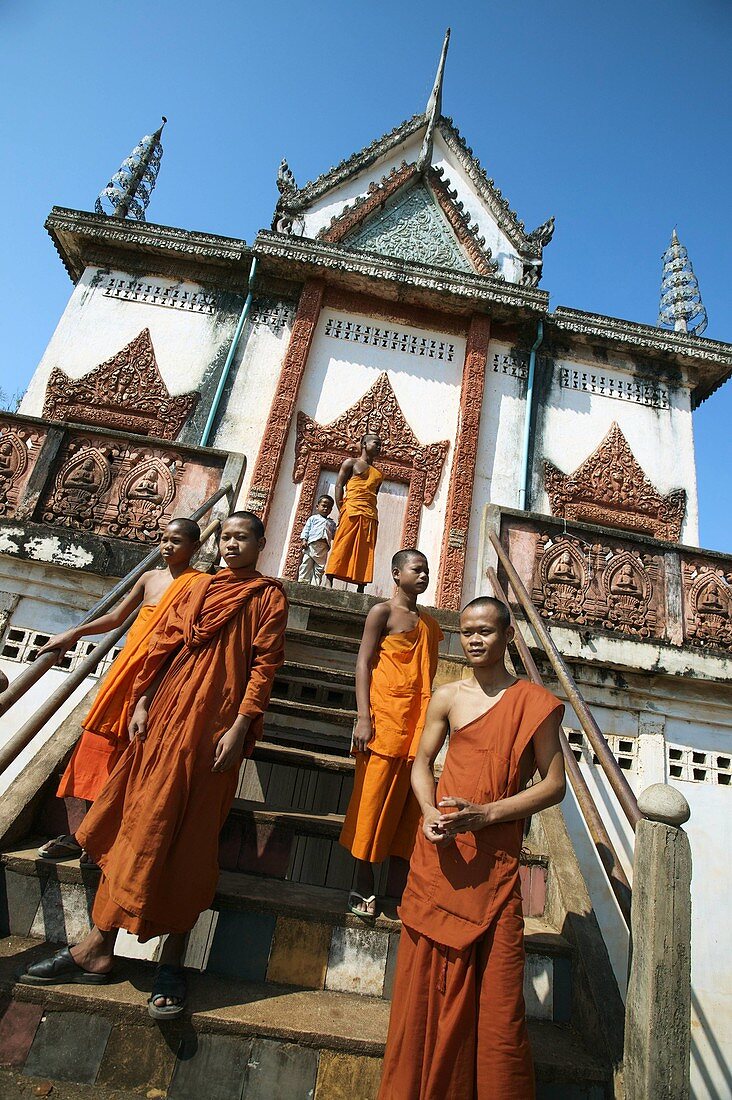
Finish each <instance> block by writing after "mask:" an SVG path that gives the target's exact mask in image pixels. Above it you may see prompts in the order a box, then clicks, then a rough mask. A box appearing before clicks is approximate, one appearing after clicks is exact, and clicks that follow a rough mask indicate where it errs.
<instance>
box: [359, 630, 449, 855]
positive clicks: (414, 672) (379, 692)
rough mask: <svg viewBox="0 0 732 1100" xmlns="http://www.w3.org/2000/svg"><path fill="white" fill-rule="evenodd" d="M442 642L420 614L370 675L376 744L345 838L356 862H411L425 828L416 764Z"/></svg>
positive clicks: (362, 768) (366, 759)
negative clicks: (421, 824)
mask: <svg viewBox="0 0 732 1100" xmlns="http://www.w3.org/2000/svg"><path fill="white" fill-rule="evenodd" d="M442 637H443V634H442V631H441V630H440V627H439V626H438V624H437V622H436V621H435V620H434V619H433V618H432V616H431V615H427V614H426V613H425V612H423V611H421V612H420V615H419V622H418V623H417V625H416V626H415V628H414V630H409V631H407V632H406V633H403V634H387V636H386V637H385V638H383V639H382V641H381V644H380V647H379V651H378V653H377V656H376V661H375V663H374V666H373V670H372V672H371V694H370V701H371V721H372V724H373V729H374V738H373V740H372V741H370V742H369V746H368V751H367V752H365V753H363V752H359V753H357V754H356V777H355V781H354V785H353V794H352V795H351V800H350V802H349V803H348V810H347V811H346V820H345V822H344V825H343V830H342V832H341V836H340V842H341V844H342V845H343V846H344V848H348V850H349V851H350V852H351V854H352V855H353V856H355V858H356V859H363V860H367V861H368V862H369V863H381V862H382V861H383V860H385V859H386V857H387V856H399V857H401V858H402V859H409V857H410V855H411V854H412V848H413V847H414V838H415V835H416V832H417V825H418V823H419V803H418V802H417V799H416V798H415V796H414V793H413V792H412V787H411V774H412V761H413V760H414V757H415V754H416V752H417V745H418V744H419V739H420V737H421V736H422V729H423V727H424V720H425V717H426V714H427V706H428V704H429V701H430V695H431V693H432V681H433V680H434V678H435V672H436V671H437V656H438V647H439V643H440V641H441V640H442Z"/></svg>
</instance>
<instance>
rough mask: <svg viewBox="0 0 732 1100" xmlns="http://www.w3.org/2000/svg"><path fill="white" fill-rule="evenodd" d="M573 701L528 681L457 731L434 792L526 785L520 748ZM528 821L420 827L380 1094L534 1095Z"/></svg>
mask: <svg viewBox="0 0 732 1100" xmlns="http://www.w3.org/2000/svg"><path fill="white" fill-rule="evenodd" d="M563 710H564V707H563V705H562V704H561V703H560V701H559V700H558V699H556V698H555V697H554V696H553V695H551V694H550V693H549V692H548V691H546V690H545V689H544V688H542V687H539V686H538V685H536V684H530V683H528V682H527V681H525V680H519V681H517V682H516V683H515V684H512V685H511V687H509V688H507V689H506V691H505V692H504V694H503V695H502V696H501V698H500V699H499V701H498V702H497V703H496V704H495V705H494V706H493V707H491V708H490V709H489V710H488V711H487V712H486V713H485V714H483V715H480V716H479V717H478V718H475V719H474V720H473V721H472V722H469V723H468V724H467V725H465V726H463V727H462V728H460V729H457V730H454V731H453V733H452V735H451V737H450V744H449V748H448V751H447V756H446V758H445V766H444V768H443V771H442V775H441V776H440V780H439V783H438V785H437V794H436V799H435V802H436V803H438V802H439V801H440V799H442V798H447V797H451V796H459V797H462V798H467V799H469V800H470V801H471V802H475V803H487V802H496V801H498V800H500V799H502V798H509V797H511V796H512V795H515V794H517V793H518V791H519V789H520V781H521V776H520V763H521V757H522V755H523V753H524V752H525V750H526V749H527V748H528V747H529V745H530V742H531V739H532V737H533V736H534V734H535V733H536V731H537V729H538V728H539V726H540V725H541V724H542V722H544V720H545V719H546V718H548V717H549V715H551V714H553V713H556V712H559V718H560V719H561V714H562V713H563ZM522 837H523V822H522V821H509V822H502V823H500V824H497V825H490V826H487V827H486V828H485V829H480V830H478V831H477V832H475V833H460V834H458V836H457V837H456V838H455V840H454V842H452V843H450V844H447V845H445V846H444V847H438V846H436V845H433V844H430V842H429V841H428V840H427V838H426V837H425V836H424V833H423V832H422V830H421V829H420V830H419V832H418V834H417V842H416V845H415V849H414V854H413V856H412V862H411V867H410V872H409V878H408V879H407V885H406V889H405V891H404V897H403V899H402V904H401V907H400V910H399V915H400V917H401V919H402V924H403V926H404V927H403V929H402V935H401V942H400V945H399V955H398V959H397V968H396V974H395V980H394V989H393V993H392V1012H391V1018H390V1022H389V1034H388V1037H387V1044H386V1053H385V1056H384V1069H383V1074H382V1079H381V1088H380V1091H379V1100H505V1098H506V1097H511V1100H533V1098H534V1074H533V1066H532V1061H531V1050H530V1047H529V1040H528V1032H527V1029H526V1020H525V1007H524V999H523V973H524V945H523V920H522V917H521V888H520V884H519V855H520V852H521V844H522Z"/></svg>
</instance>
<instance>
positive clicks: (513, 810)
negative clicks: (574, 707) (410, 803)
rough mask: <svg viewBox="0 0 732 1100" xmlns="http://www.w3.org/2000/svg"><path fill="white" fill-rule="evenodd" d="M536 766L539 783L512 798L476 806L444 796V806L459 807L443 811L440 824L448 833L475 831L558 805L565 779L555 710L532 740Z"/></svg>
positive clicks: (460, 799)
mask: <svg viewBox="0 0 732 1100" xmlns="http://www.w3.org/2000/svg"><path fill="white" fill-rule="evenodd" d="M532 745H533V750H534V756H535V759H536V767H537V770H538V772H539V775H540V776H541V779H540V780H539V782H538V783H534V784H533V786H531V787H527V788H526V790H525V791H519V793H518V794H515V795H512V796H511V797H510V798H501V799H499V800H498V801H497V802H489V803H486V804H485V805H477V804H475V803H471V802H468V801H467V800H466V799H464V798H460V797H459V796H458V795H455V796H454V797H449V798H443V799H442V801H441V802H440V808H441V809H447V808H449V807H451V806H456V807H457V813H448V814H444V815H443V816H442V817H441V819H440V824H441V826H442V828H443V830H444V832H445V835H446V836H454V835H455V834H456V833H464V832H471V833H472V832H475V831H476V830H478V829H484V828H485V827H486V826H488V825H498V824H501V823H502V822H504V821H519V820H522V819H523V818H526V817H530V815H531V814H535V813H538V812H539V810H545V809H546V808H547V807H548V806H556V805H557V803H558V802H561V801H562V799H563V798H564V792H565V789H566V780H565V775H564V759H563V757H562V749H561V746H560V744H559V714H558V712H555V713H554V714H550V715H549V717H548V718H545V719H544V721H543V722H542V724H541V725H540V726H539V728H538V729H537V731H536V733H535V734H534V737H533V741H532Z"/></svg>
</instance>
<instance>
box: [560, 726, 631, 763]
mask: <svg viewBox="0 0 732 1100" xmlns="http://www.w3.org/2000/svg"><path fill="white" fill-rule="evenodd" d="M566 732H567V740H568V741H569V747H570V748H571V750H572V752H573V754H574V758H575V760H577V761H578V762H580V763H581V761H582V760H584V761H585V763H586V764H593V765H595V766H597V765H599V760H598V759H597V757H596V756H595V753H594V752H593V750H592V747H591V745H590V743H589V741H588V740H587V738H586V737H585V735H584V733H583V732H582V730H567V731H566ZM605 740H606V741H607V743H608V745H609V747H610V752H611V753H612V754H613V756H614V757H615V759H616V760H617V762H618V764H619V765H620V767H621V768H622V769H623V771H626V772H629V771H632V769H633V767H634V765H635V758H636V755H637V749H638V746H637V743H636V740H635V738H634V737H622V736H621V735H620V734H617V733H608V734H606V735H605Z"/></svg>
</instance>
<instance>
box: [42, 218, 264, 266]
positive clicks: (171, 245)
mask: <svg viewBox="0 0 732 1100" xmlns="http://www.w3.org/2000/svg"><path fill="white" fill-rule="evenodd" d="M46 229H47V230H48V233H49V234H50V236H51V239H52V240H53V242H54V245H55V246H56V250H57V252H58V254H59V256H60V257H61V260H62V262H63V264H64V267H65V268H66V270H67V271H68V273H69V275H70V277H71V279H72V280H73V281H74V282H77V281H78V279H79V278H80V277H81V275H82V273H83V271H84V268H85V267H86V266H87V263H88V259H87V252H89V251H91V250H92V249H94V248H96V250H97V251H98V249H99V247H100V246H102V247H106V248H108V249H120V250H122V251H124V250H130V251H145V252H152V253H159V254H161V255H165V256H175V257H179V258H180V259H181V260H182V261H187V262H191V261H194V262H195V263H197V264H200V265H202V266H203V265H215V266H220V265H222V264H225V265H231V264H235V265H239V264H241V265H242V266H246V262H247V261H248V259H249V256H250V250H249V248H248V246H247V243H246V241H243V240H239V239H237V238H232V237H221V236H218V235H216V234H213V233H197V232H191V231H189V230H186V229H176V228H173V227H172V226H167V225H154V224H149V223H146V222H132V221H127V220H124V219H121V218H107V217H105V216H104V215H102V214H91V213H88V212H86V211H83V210H67V209H65V208H63V207H59V206H54V207H53V209H52V210H51V213H50V214H49V216H48V218H47V219H46ZM94 262H96V261H94Z"/></svg>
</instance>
